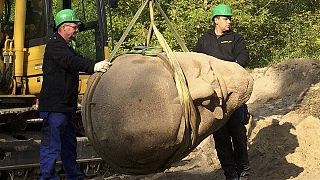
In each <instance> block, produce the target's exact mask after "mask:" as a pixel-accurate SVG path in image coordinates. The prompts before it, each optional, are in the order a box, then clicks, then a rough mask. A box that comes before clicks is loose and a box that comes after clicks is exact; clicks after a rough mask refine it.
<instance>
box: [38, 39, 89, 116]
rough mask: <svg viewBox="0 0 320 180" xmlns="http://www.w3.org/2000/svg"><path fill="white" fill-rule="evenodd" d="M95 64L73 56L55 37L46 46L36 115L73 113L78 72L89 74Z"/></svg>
mask: <svg viewBox="0 0 320 180" xmlns="http://www.w3.org/2000/svg"><path fill="white" fill-rule="evenodd" d="M94 65H95V62H94V61H93V60H89V59H85V58H83V57H81V56H79V55H77V54H76V53H75V51H74V50H73V48H72V47H71V46H70V45H69V44H68V43H67V42H66V41H65V40H64V39H63V38H62V37H61V36H60V35H59V34H58V33H57V34H54V36H53V37H52V38H50V40H49V42H48V43H47V45H46V49H45V53H44V59H43V67H42V70H43V82H42V88H41V92H40V97H39V111H49V112H75V111H76V109H77V99H78V86H79V71H81V72H87V73H89V74H92V73H93V71H94Z"/></svg>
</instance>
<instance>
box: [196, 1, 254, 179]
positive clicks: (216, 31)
mask: <svg viewBox="0 0 320 180" xmlns="http://www.w3.org/2000/svg"><path fill="white" fill-rule="evenodd" d="M232 16H233V13H232V10H231V8H230V6H228V5H225V4H219V5H218V6H216V7H215V8H213V9H212V12H211V19H212V21H213V23H214V28H213V29H209V30H208V31H207V32H206V33H205V34H204V35H203V36H202V37H200V38H199V40H198V42H197V44H196V46H195V48H194V51H195V52H200V53H204V54H208V55H211V56H214V57H217V58H219V59H221V60H225V61H231V62H234V63H238V64H239V65H241V66H242V67H246V66H247V65H248V62H249V52H248V50H247V47H246V43H245V41H244V38H243V37H242V36H241V35H239V34H237V33H235V32H233V31H232V30H231V17H232ZM247 117H248V112H247V107H246V105H244V106H242V107H240V108H239V109H237V110H236V111H235V112H234V113H233V114H232V115H231V117H230V118H229V120H228V122H227V123H226V124H225V125H224V126H223V127H222V128H220V129H219V130H218V131H216V132H214V133H213V138H214V141H215V147H216V150H217V155H218V158H219V161H220V164H221V167H222V169H223V170H224V174H225V176H226V179H228V180H229V179H230V180H240V179H241V180H245V179H248V178H249V170H250V166H249V159H248V151H247V135H246V127H245V124H246V123H247V120H248V118H247Z"/></svg>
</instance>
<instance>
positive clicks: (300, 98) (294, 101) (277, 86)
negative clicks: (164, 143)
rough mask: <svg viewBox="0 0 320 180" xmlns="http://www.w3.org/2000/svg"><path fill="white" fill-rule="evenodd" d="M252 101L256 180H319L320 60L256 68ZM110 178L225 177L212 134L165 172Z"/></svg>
mask: <svg viewBox="0 0 320 180" xmlns="http://www.w3.org/2000/svg"><path fill="white" fill-rule="evenodd" d="M250 73H251V75H252V76H253V78H254V80H255V81H254V88H253V93H252V96H251V98H250V100H249V101H248V102H247V104H248V106H249V110H250V112H251V114H252V118H251V120H250V122H249V124H248V125H247V131H248V141H249V144H248V151H249V160H250V165H251V179H252V180H269V179H274V180H284V179H294V180H316V179H320V61H317V60H307V59H294V60H290V61H286V62H282V63H279V64H276V65H273V66H270V67H265V68H258V69H254V70H251V72H250ZM105 179H146V180H147V179H157V180H162V179H171V180H173V179H174V180H177V179H181V180H197V179H199V180H202V179H225V178H224V176H223V171H222V170H221V167H220V164H219V160H218V159H217V155H216V151H215V148H214V142H213V140H212V137H208V138H207V139H206V140H204V141H203V142H202V143H201V144H200V145H199V146H198V147H197V148H196V149H195V150H194V151H193V152H192V153H191V154H190V155H188V156H187V157H186V158H184V159H183V160H181V161H180V162H178V163H176V164H174V165H173V166H172V167H171V168H169V169H167V170H166V171H165V172H162V173H157V174H151V175H145V176H128V175H113V176H110V177H108V178H105Z"/></svg>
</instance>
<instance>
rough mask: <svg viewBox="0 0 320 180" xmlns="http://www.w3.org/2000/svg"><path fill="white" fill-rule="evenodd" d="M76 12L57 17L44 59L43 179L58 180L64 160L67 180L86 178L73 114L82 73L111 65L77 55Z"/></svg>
mask: <svg viewBox="0 0 320 180" xmlns="http://www.w3.org/2000/svg"><path fill="white" fill-rule="evenodd" d="M79 22H80V20H79V19H78V18H77V16H76V14H75V12H74V11H73V10H71V9H64V10H61V11H59V12H58V13H57V15H56V16H55V23H56V27H57V29H58V32H57V33H55V34H54V35H53V36H52V37H51V38H50V40H49V41H48V43H47V45H46V49H45V53H44V59H43V68H42V70H43V83H42V88H41V92H40V97H39V114H40V117H41V118H42V119H43V123H42V129H41V145H40V173H41V177H40V179H50V180H51V179H59V177H58V176H57V175H56V173H55V165H56V160H57V158H58V156H60V157H61V161H62V165H63V168H64V172H65V174H66V179H68V180H71V179H77V180H78V179H83V175H82V172H81V171H80V168H79V166H78V164H77V162H76V159H77V153H76V147H77V141H76V135H75V127H74V122H73V120H72V114H74V113H75V112H76V109H77V100H78V86H79V72H80V71H81V72H87V73H89V74H92V73H94V72H97V71H100V72H106V71H107V69H109V65H110V64H109V63H108V62H106V61H101V62H98V63H95V62H94V61H93V60H90V59H86V58H84V57H82V56H80V55H78V54H77V53H76V52H75V51H74V49H73V47H72V45H71V44H70V42H71V40H72V39H73V38H75V36H76V34H77V33H78V32H79V30H78V23H79Z"/></svg>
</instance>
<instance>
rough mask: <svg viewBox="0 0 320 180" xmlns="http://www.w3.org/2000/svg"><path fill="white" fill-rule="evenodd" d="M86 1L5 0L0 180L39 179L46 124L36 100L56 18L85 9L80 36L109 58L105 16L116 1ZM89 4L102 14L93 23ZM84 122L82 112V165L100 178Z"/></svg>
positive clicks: (0, 43)
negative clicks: (88, 14) (42, 133)
mask: <svg viewBox="0 0 320 180" xmlns="http://www.w3.org/2000/svg"><path fill="white" fill-rule="evenodd" d="M84 1H85V0H81V1H80V0H56V1H53V0H0V18H1V19H0V47H1V48H0V49H1V53H0V179H26V178H27V179H28V178H33V177H38V173H37V172H38V167H39V143H40V135H39V134H40V127H41V121H42V120H41V119H40V118H39V117H38V113H37V97H38V95H39V93H40V89H41V84H42V61H43V54H44V50H45V46H46V41H47V40H48V39H49V37H50V36H51V35H52V34H53V33H54V32H55V30H56V29H55V25H54V13H55V12H58V11H59V10H61V9H69V8H74V7H75V4H77V6H80V7H77V9H76V11H77V13H78V15H80V19H81V20H82V24H81V25H80V33H79V35H80V36H81V33H83V34H84V35H88V34H89V37H88V39H90V38H91V39H92V40H90V42H87V43H88V44H94V45H93V47H94V48H93V49H95V52H94V53H93V54H95V56H96V57H95V59H96V61H101V60H103V59H105V58H107V56H108V53H109V51H108V47H107V45H108V36H107V23H106V11H107V9H109V8H114V7H116V6H117V1H115V0H113V1H111V0H109V1H108V2H105V1H104V0H95V1H92V0H87V1H86V2H84ZM85 3H90V4H93V5H94V6H95V7H94V8H93V9H95V11H96V12H95V13H94V14H96V15H97V16H96V17H95V19H93V20H90V21H88V22H87V20H86V14H85V13H86V12H89V11H90V12H91V11H92V7H91V9H86V8H89V7H90V6H88V5H87V4H85ZM106 7H108V8H106ZM91 14H93V13H92V12H91ZM81 15H82V16H81ZM88 31H89V32H90V33H88ZM91 32H93V33H91ZM79 35H78V36H79ZM90 35H92V37H90ZM87 78H88V75H85V74H81V76H80V82H79V84H80V86H79V94H80V95H81V94H83V93H84V91H85V89H86V82H87ZM80 97H81V96H80ZM80 117H81V115H80V111H79V112H78V113H77V114H76V115H75V118H76V119H78V120H77V122H79V125H78V128H79V133H78V134H79V137H78V138H77V139H78V162H79V164H80V165H81V166H82V167H83V169H84V173H85V174H86V175H95V174H97V173H98V172H99V168H100V166H101V158H99V157H98V156H97V155H96V153H95V152H94V150H93V149H92V147H91V146H90V144H89V142H88V140H87V138H86V137H85V136H83V134H82V133H81V118H80ZM57 164H58V165H59V162H58V163H57ZM61 169H62V168H61ZM58 170H59V168H58ZM61 173H62V174H63V172H61Z"/></svg>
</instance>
